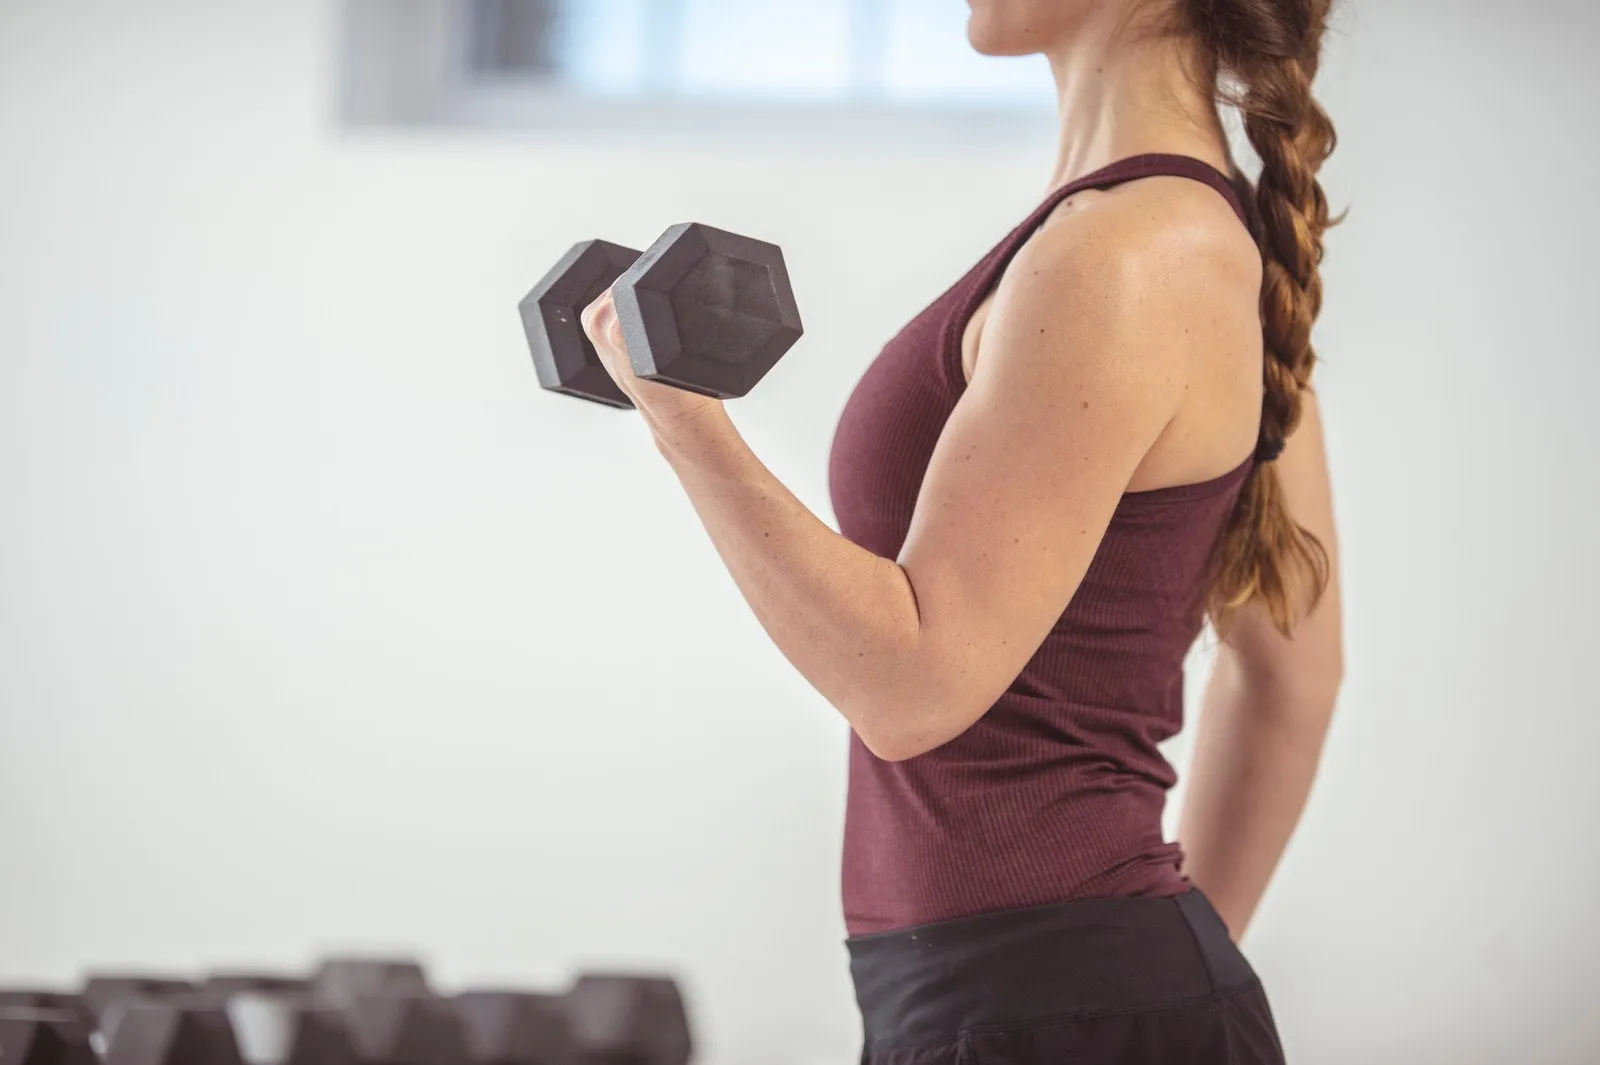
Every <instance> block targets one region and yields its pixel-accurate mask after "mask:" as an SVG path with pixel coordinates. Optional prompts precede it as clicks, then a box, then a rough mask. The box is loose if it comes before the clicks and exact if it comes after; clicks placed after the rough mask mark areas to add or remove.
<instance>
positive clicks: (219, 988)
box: [200, 972, 311, 996]
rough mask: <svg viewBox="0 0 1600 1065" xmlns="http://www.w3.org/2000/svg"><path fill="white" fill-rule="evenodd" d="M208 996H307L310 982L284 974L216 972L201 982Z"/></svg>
mask: <svg viewBox="0 0 1600 1065" xmlns="http://www.w3.org/2000/svg"><path fill="white" fill-rule="evenodd" d="M200 987H201V989H202V990H203V991H205V992H207V993H209V994H219V995H225V996H226V995H236V994H242V993H245V992H252V993H256V994H270V995H309V994H310V993H311V981H310V980H308V979H306V978H305V977H302V976H289V975H287V974H284V973H248V972H218V973H212V974H211V975H209V976H207V977H206V978H205V980H204V981H202V982H201V984H200Z"/></svg>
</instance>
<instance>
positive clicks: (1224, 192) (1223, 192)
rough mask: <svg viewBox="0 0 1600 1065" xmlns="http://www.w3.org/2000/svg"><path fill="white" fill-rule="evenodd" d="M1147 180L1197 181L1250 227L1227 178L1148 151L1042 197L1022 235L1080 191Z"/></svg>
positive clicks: (1184, 158)
mask: <svg viewBox="0 0 1600 1065" xmlns="http://www.w3.org/2000/svg"><path fill="white" fill-rule="evenodd" d="M1148 177H1181V178H1188V179H1189V180H1190V181H1198V182H1200V183H1201V184H1202V185H1209V186H1211V187H1212V188H1213V189H1215V190H1216V191H1217V193H1218V195H1220V196H1221V197H1222V198H1223V199H1225V200H1227V201H1228V206H1229V207H1232V208H1233V213H1234V214H1236V215H1238V216H1239V221H1240V222H1243V223H1244V224H1245V226H1246V228H1248V227H1249V225H1250V220H1249V216H1248V215H1246V214H1245V209H1244V201H1243V200H1241V199H1240V198H1239V190H1238V188H1237V186H1235V185H1234V183H1233V181H1231V180H1230V179H1229V178H1228V175H1226V174H1224V173H1223V172H1222V171H1220V170H1218V169H1217V168H1216V167H1214V166H1212V165H1211V164H1210V163H1207V162H1204V161H1202V160H1199V159H1196V158H1194V157H1193V156H1189V155H1171V154H1166V153H1161V152H1152V153H1149V154H1146V155H1131V156H1129V157H1128V158H1126V159H1119V160H1117V161H1116V162H1114V163H1112V164H1111V165H1110V166H1106V167H1102V168H1100V169H1099V170H1096V171H1095V172H1094V173H1092V174H1085V175H1084V176H1083V177H1081V178H1078V179H1077V180H1076V181H1071V182H1068V183H1067V184H1065V185H1063V186H1061V187H1060V188H1059V189H1056V190H1055V191H1054V192H1052V193H1051V194H1050V195H1049V196H1047V197H1046V198H1045V201H1044V203H1042V204H1040V205H1039V209H1038V210H1037V211H1035V212H1034V214H1033V216H1032V217H1030V218H1029V220H1028V222H1029V224H1028V225H1026V226H1025V227H1024V230H1023V231H1024V232H1025V233H1027V234H1028V235H1030V236H1031V235H1032V233H1033V231H1034V229H1036V228H1037V227H1038V226H1039V225H1042V224H1043V223H1044V220H1045V219H1046V218H1048V217H1049V216H1050V213H1051V212H1052V211H1054V210H1055V209H1056V208H1057V207H1059V206H1060V205H1061V203H1062V202H1063V201H1064V200H1067V199H1068V198H1070V197H1072V196H1076V195H1077V194H1078V193H1080V192H1088V191H1089V190H1091V189H1109V188H1115V187H1116V186H1118V185H1123V184H1126V183H1127V182H1129V181H1138V180H1139V179H1140V178H1148Z"/></svg>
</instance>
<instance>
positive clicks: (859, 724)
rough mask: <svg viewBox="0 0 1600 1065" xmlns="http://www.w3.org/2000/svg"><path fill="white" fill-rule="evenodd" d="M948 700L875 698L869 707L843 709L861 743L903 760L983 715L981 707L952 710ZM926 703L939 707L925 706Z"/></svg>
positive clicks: (874, 751) (934, 746)
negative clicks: (893, 701)
mask: <svg viewBox="0 0 1600 1065" xmlns="http://www.w3.org/2000/svg"><path fill="white" fill-rule="evenodd" d="M952 705H953V704H952V703H951V702H949V701H944V700H938V699H935V698H931V697H930V698H928V699H926V700H918V701H917V702H916V703H898V704H891V703H888V702H886V701H882V700H880V701H878V702H877V703H876V704H875V706H874V708H873V710H872V711H869V712H863V713H860V714H854V715H852V714H850V713H846V714H845V717H846V718H847V719H848V720H849V721H850V725H851V727H852V728H853V729H854V730H855V733H856V736H857V737H858V738H859V739H860V740H861V744H862V746H864V747H866V749H867V750H868V751H870V752H872V754H873V756H874V757H876V758H878V759H880V760H881V761H885V762H906V761H910V760H911V759H913V758H916V757H918V756H920V755H924V754H927V753H928V752H929V751H932V750H935V749H937V748H939V747H943V746H944V745H945V744H947V743H949V742H950V741H951V740H953V739H955V738H956V737H957V736H959V735H961V734H962V733H963V732H965V731H966V730H967V729H968V728H969V727H971V725H972V724H973V722H975V721H977V720H978V718H979V717H981V716H983V715H982V711H976V712H970V713H969V712H965V711H960V712H952V711H951V709H950V707H951V706H952ZM929 706H937V707H943V708H944V709H941V710H937V711H935V710H929V709H928V707H929Z"/></svg>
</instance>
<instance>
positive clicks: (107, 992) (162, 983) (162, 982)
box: [78, 973, 196, 1052]
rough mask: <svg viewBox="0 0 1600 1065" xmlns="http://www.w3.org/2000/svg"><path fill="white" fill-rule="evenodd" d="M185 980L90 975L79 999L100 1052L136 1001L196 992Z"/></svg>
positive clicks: (124, 974) (122, 974)
mask: <svg viewBox="0 0 1600 1065" xmlns="http://www.w3.org/2000/svg"><path fill="white" fill-rule="evenodd" d="M195 990H196V989H195V985H194V984H193V983H191V982H190V981H188V980H180V979H177V978H174V977H166V976H155V975H144V976H140V975H137V974H133V973H90V974H89V977H88V979H86V980H85V981H84V983H83V990H82V991H81V992H79V995H78V998H79V999H80V1000H81V1002H82V1005H83V1013H84V1016H85V1017H86V1018H87V1019H88V1021H89V1024H90V1026H91V1027H92V1028H94V1029H95V1032H96V1042H97V1044H98V1045H99V1048H100V1049H101V1050H102V1052H103V1051H104V1050H105V1049H106V1047H107V1045H108V1044H109V1041H110V1039H111V1036H112V1034H113V1033H114V1032H115V1031H116V1028H117V1024H118V1023H119V1021H120V1019H121V1017H122V1014H123V1013H124V1012H125V1010H126V1009H127V1007H128V1006H130V1005H132V1004H133V1003H136V1002H152V1001H161V1000H163V999H166V998H169V997H171V996H173V995H188V994H193V993H194V992H195Z"/></svg>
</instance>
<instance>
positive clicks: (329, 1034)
mask: <svg viewBox="0 0 1600 1065" xmlns="http://www.w3.org/2000/svg"><path fill="white" fill-rule="evenodd" d="M227 1009H228V1019H229V1020H230V1021H231V1022H232V1024H233V1033H234V1038H235V1040H236V1041H237V1042H238V1045H239V1056H240V1057H241V1058H242V1059H243V1060H244V1063H245V1065H356V1061H357V1059H356V1053H355V1048H354V1047H353V1046H352V1045H351V1042H350V1035H349V1031H348V1028H347V1026H346V1024H345V1018H344V1016H343V1014H341V1013H339V1012H338V1011H336V1010H334V1009H332V1008H331V1007H327V1006H319V1005H317V1004H315V1003H313V1002H312V1001H310V1000H309V999H307V998H305V997H302V996H298V995H290V994H281V993H273V992H261V991H240V992H237V993H235V994H233V995H232V996H231V997H230V998H229V999H228V1005H227Z"/></svg>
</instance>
